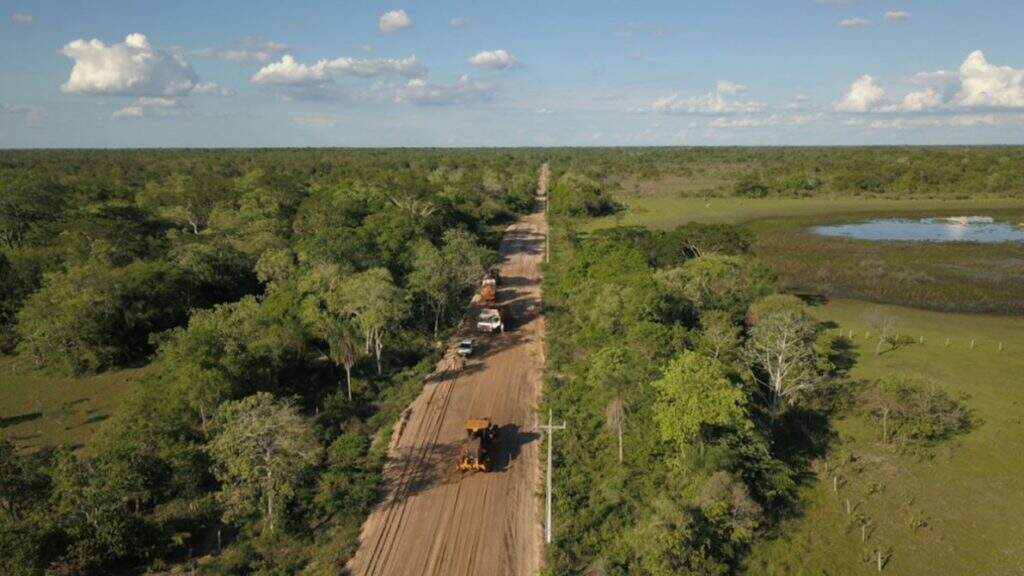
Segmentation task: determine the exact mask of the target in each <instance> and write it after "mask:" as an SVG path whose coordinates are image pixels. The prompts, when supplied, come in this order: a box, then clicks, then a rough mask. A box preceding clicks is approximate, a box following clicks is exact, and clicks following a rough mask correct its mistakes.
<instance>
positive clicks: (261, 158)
mask: <svg viewBox="0 0 1024 576" xmlns="http://www.w3.org/2000/svg"><path fill="white" fill-rule="evenodd" d="M539 166H540V158H539V157H538V156H536V155H535V154H534V153H531V152H500V151H498V152H496V151H486V152H478V151H365V152H360V151H288V150H282V151H218V152H184V151H160V152H75V151H55V152H13V153H7V154H4V155H3V157H2V158H0V241H2V244H3V245H2V248H0V268H2V270H3V273H2V274H0V279H2V280H0V332H2V345H3V350H4V352H5V353H6V354H8V355H9V357H7V358H4V359H3V365H2V367H3V369H4V372H3V376H4V385H3V386H4V389H3V394H2V395H0V399H2V404H0V411H2V412H0V417H2V420H0V422H2V424H0V425H2V427H3V428H2V429H0V433H2V434H3V436H4V437H3V438H2V439H0V549H2V550H4V554H2V555H0V572H2V573H4V574H12V575H31V574H43V573H49V574H55V573H57V574H68V575H73V574H97V573H127V572H145V571H160V570H165V569H171V568H173V567H176V566H177V567H179V568H181V569H189V567H190V566H194V565H195V564H196V563H197V562H198V563H199V564H201V565H202V570H203V572H204V573H206V574H244V573H259V574H295V573H305V574H336V573H338V572H339V571H341V570H342V569H343V567H344V563H345V561H346V560H347V558H348V556H349V555H350V554H351V552H352V551H353V549H354V546H355V544H356V539H357V536H358V531H359V527H360V525H361V523H362V520H363V518H364V516H365V514H366V513H367V512H368V510H369V507H370V506H371V505H372V504H373V503H374V502H375V501H376V499H377V498H378V486H379V482H380V470H381V466H382V464H383V460H384V457H385V454H386V449H387V442H388V439H389V437H390V428H391V425H392V423H393V422H394V421H395V419H396V418H397V416H398V414H399V413H400V412H401V410H402V409H404V408H405V406H406V405H407V404H408V402H409V401H410V400H411V399H412V398H413V397H414V396H415V394H416V393H417V392H418V390H419V388H420V386H421V384H422V381H423V378H424V377H425V376H426V375H427V374H428V373H429V372H431V371H432V369H433V366H434V363H435V362H436V360H437V358H438V357H439V354H440V351H441V346H440V342H441V341H442V340H443V339H444V338H446V336H447V335H448V334H449V333H450V329H451V327H452V326H453V325H454V323H455V322H457V321H458V320H459V319H460V318H461V314H462V305H463V303H464V301H465V300H466V298H468V295H469V294H470V293H471V292H472V289H473V286H474V285H475V283H476V282H477V281H478V279H479V277H480V276H481V275H482V274H483V272H484V270H485V269H486V267H487V266H488V265H489V264H491V263H492V262H493V261H494V259H495V258H496V255H495V251H494V248H495V247H496V245H497V241H498V240H499V238H500V232H501V230H502V228H503V227H504V226H505V225H506V224H507V223H509V222H511V221H512V220H513V219H514V218H515V217H516V216H517V215H518V214H520V213H521V212H523V211H524V210H526V209H528V208H530V207H531V206H532V204H533V202H534V194H535V186H536V178H537V170H538V168H539ZM121 375H127V376H126V377H122V376H121ZM126 380H128V381H126ZM108 383H113V384H111V385H112V386H114V388H116V393H115V392H113V391H112V390H111V389H108V388H106V387H105V386H107V384H108ZM90 386H94V388H91V389H90ZM38 387H52V388H53V390H50V391H47V392H48V393H47V394H37V393H36V392H35V390H34V389H35V388H38ZM49 392H53V393H49ZM97 395H104V396H108V395H109V401H107V402H103V403H96V401H95V397H96V396H97ZM79 398H84V399H85V404H90V403H95V405H93V404H90V408H88V410H95V412H92V413H88V416H87V417H86V416H85V415H82V416H81V417H82V418H85V421H84V422H82V423H79V422H77V419H78V416H77V413H76V415H72V416H68V415H67V414H64V412H67V410H72V411H75V410H78V408H76V407H77V406H79V405H80V404H81V403H76V399H79ZM62 405H68V406H69V408H67V410H65V409H62V408H61V406H62ZM83 409H84V408H83ZM62 410H63V411H62ZM62 414H64V416H62ZM62 418H63V420H62ZM61 422H67V424H65V425H64V426H65V429H64V430H63V431H61V432H60V433H49V432H46V430H49V429H50V428H51V427H53V426H60V425H61V424H60V423H61ZM26 427H32V428H38V429H39V432H38V433H32V432H28V433H26V432H25V428H26ZM8 429H10V431H11V432H10V434H9V433H8Z"/></svg>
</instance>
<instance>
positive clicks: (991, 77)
mask: <svg viewBox="0 0 1024 576" xmlns="http://www.w3.org/2000/svg"><path fill="white" fill-rule="evenodd" d="M958 77H959V80H960V92H959V94H958V95H957V97H958V100H959V104H960V105H961V106H969V107H991V108H1024V70H1021V69H1015V68H1011V67H1010V66H996V65H994V64H990V63H989V62H988V60H986V59H985V54H984V53H983V52H982V51H981V50H975V51H974V52H971V54H970V55H969V56H967V59H966V60H964V62H963V64H961V65H960V69H959V71H958Z"/></svg>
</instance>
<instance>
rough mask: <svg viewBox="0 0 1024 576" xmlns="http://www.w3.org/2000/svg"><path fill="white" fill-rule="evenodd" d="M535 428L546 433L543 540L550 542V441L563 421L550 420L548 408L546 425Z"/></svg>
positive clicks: (563, 426)
mask: <svg viewBox="0 0 1024 576" xmlns="http://www.w3.org/2000/svg"><path fill="white" fill-rule="evenodd" d="M537 428H540V429H541V430H544V431H545V432H547V433H548V473H547V484H548V485H547V491H546V496H545V499H546V500H547V512H546V513H545V515H544V516H545V520H546V522H545V523H544V541H545V542H547V543H548V544H551V441H552V440H553V439H554V432H555V430H565V421H564V420H563V421H562V423H561V424H560V425H558V426H555V425H554V423H553V422H552V414H551V410H548V423H547V425H546V426H545V425H543V424H541V425H539V426H537Z"/></svg>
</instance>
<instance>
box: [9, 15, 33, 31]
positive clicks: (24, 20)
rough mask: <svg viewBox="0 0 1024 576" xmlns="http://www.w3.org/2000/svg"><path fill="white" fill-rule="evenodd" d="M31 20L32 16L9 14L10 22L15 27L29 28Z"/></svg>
mask: <svg viewBox="0 0 1024 576" xmlns="http://www.w3.org/2000/svg"><path fill="white" fill-rule="evenodd" d="M33 20H34V18H33V17H32V15H31V14H28V13H25V12H15V13H14V14H11V22H13V23H14V25H15V26H22V27H24V26H30V25H31V24H32V21H33Z"/></svg>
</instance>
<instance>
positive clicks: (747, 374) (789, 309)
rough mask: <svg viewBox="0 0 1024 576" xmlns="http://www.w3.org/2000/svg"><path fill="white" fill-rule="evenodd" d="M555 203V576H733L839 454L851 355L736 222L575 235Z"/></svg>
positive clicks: (550, 292)
mask: <svg viewBox="0 0 1024 576" xmlns="http://www.w3.org/2000/svg"><path fill="white" fill-rule="evenodd" d="M577 181H578V180H577V177H576V176H574V175H572V174H571V173H570V174H568V175H564V174H563V175H562V176H561V178H560V179H559V180H558V181H557V183H556V185H555V187H554V189H553V190H554V191H553V193H552V195H553V197H552V208H551V216H550V217H551V226H552V230H553V236H552V242H553V247H552V257H551V262H550V264H549V265H548V267H547V268H546V271H545V278H544V283H545V284H544V298H545V310H546V313H547V326H548V336H547V342H548V355H547V362H548V365H547V368H548V374H549V377H548V382H547V388H546V393H545V401H544V403H545V407H546V408H550V409H552V410H553V411H554V412H555V413H556V414H558V415H559V417H561V418H565V419H566V420H567V422H568V423H569V427H568V428H567V429H566V430H565V431H564V432H561V433H560V436H559V437H558V438H557V439H556V440H557V442H558V450H557V451H556V453H557V454H558V460H557V461H556V463H555V466H556V469H557V470H558V473H557V474H556V475H555V477H554V483H555V495H556V502H557V504H556V516H555V517H556V519H557V524H556V527H555V543H554V546H553V547H552V548H551V549H549V552H548V558H547V565H546V571H547V572H548V573H551V574H570V573H571V574H576V573H601V574H658V575H661V574H665V575H668V574H686V573H694V574H727V573H731V572H734V571H736V570H737V569H738V568H739V566H740V564H741V561H742V559H743V558H744V556H745V555H746V553H747V551H748V550H749V547H750V546H751V545H752V544H753V543H754V542H755V541H757V540H758V539H759V538H762V537H763V536H764V535H765V534H766V533H767V531H768V530H770V529H771V528H772V527H773V526H774V525H776V523H777V522H778V520H779V519H780V518H782V517H785V516H786V515H788V514H789V513H790V511H791V510H792V506H793V504H794V503H795V502H796V497H797V494H798V490H799V488H800V486H801V485H802V483H803V482H804V479H805V478H806V477H807V476H808V474H809V466H810V462H811V460H812V459H813V458H815V457H817V456H820V455H822V454H824V453H825V450H826V449H827V447H828V444H829V442H830V440H831V436H832V433H831V429H830V427H829V424H828V422H829V417H830V415H831V413H832V411H833V409H834V402H833V400H832V398H833V396H834V391H835V389H836V384H837V382H838V380H839V377H840V368H839V367H838V366H837V364H835V362H834V361H836V360H837V358H838V357H839V356H841V355H842V349H841V346H840V345H839V342H838V340H836V339H833V338H831V337H829V336H828V335H827V333H826V331H825V326H824V325H823V324H822V323H820V322H819V321H818V320H816V319H815V318H814V317H813V316H812V315H811V313H810V309H809V308H808V306H807V305H806V304H805V303H804V302H802V301H801V300H799V299H798V298H794V297H792V296H786V295H781V294H778V293H777V290H776V283H775V278H774V274H773V273H772V272H771V270H770V269H769V268H768V267H767V266H766V265H765V264H764V263H763V262H761V261H760V260H758V259H757V258H756V257H754V256H752V255H751V254H750V253H749V248H750V244H751V243H750V237H749V235H748V234H747V233H746V232H745V231H743V230H742V229H740V228H738V227H736V226H732V225H690V226H686V227H682V228H679V229H677V230H673V231H670V232H652V231H649V230H645V229H641V228H612V229H608V230H602V231H600V232H595V233H592V234H586V233H582V232H580V231H579V230H578V227H577V224H579V223H580V221H579V219H578V218H575V217H574V216H573V214H574V213H573V212H572V211H571V210H568V209H567V208H566V207H567V206H569V205H571V202H569V201H567V200H566V199H565V198H562V199H559V198H558V196H557V194H558V193H559V192H561V193H562V194H563V195H571V194H573V191H572V186H573V185H574V183H575V182H577Z"/></svg>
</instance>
